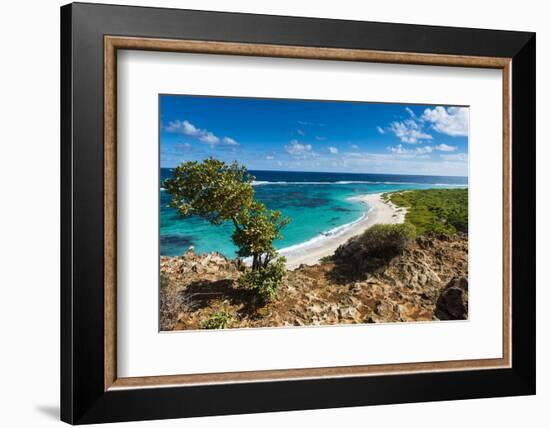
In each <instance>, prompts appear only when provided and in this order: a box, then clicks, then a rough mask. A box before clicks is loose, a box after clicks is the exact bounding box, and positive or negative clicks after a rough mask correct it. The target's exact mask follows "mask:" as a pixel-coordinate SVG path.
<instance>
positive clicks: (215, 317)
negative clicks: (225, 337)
mask: <svg viewBox="0 0 550 428" xmlns="http://www.w3.org/2000/svg"><path fill="white" fill-rule="evenodd" d="M232 321H233V315H231V313H229V312H228V311H226V310H221V311H218V312H213V313H212V314H210V315H209V316H208V318H206V319H205V320H203V321H202V322H201V325H200V327H201V328H202V329H205V330H212V329H219V328H228V327H229V326H230V325H231V322H232Z"/></svg>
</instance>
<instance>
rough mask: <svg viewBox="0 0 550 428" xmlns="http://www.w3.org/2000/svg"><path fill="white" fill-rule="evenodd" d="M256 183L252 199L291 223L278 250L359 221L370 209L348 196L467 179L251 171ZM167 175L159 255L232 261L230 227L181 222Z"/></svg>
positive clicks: (165, 171) (190, 220) (164, 175)
mask: <svg viewBox="0 0 550 428" xmlns="http://www.w3.org/2000/svg"><path fill="white" fill-rule="evenodd" d="M250 172H251V174H252V175H254V176H255V177H256V181H255V183H254V184H255V185H254V189H255V191H256V197H257V198H258V199H259V200H260V201H262V202H263V203H264V204H265V205H266V206H267V207H268V208H270V209H274V210H279V211H282V213H283V214H284V215H285V216H288V217H290V218H291V219H292V220H291V222H290V224H289V225H288V226H287V227H286V228H285V229H284V230H283V239H281V240H278V241H276V242H275V246H276V247H277V249H282V248H287V247H290V246H293V245H297V244H301V243H304V242H306V241H309V240H311V239H314V238H318V237H320V236H322V235H330V234H331V233H334V232H335V230H338V228H342V227H345V225H347V224H349V223H351V222H353V221H356V220H358V219H359V218H361V217H362V216H363V215H364V214H365V212H366V210H367V209H368V207H367V206H366V205H365V204H363V203H360V202H354V201H350V200H348V198H350V197H351V196H357V195H364V194H368V193H381V192H390V191H395V190H410V189H429V188H445V187H463V186H466V185H467V184H468V180H467V178H466V177H435V176H412V175H411V176H406V175H388V174H341V173H311V172H283V171H250ZM170 173H171V170H169V169H161V192H160V202H161V208H160V254H161V255H167V256H175V255H181V254H183V253H185V252H186V251H187V249H188V248H189V246H191V245H193V246H194V247H195V251H197V252H198V253H202V252H212V251H218V252H220V253H222V254H224V255H225V256H227V257H230V258H233V257H235V256H236V247H235V246H234V245H233V243H232V242H231V233H232V232H233V226H232V224H230V223H226V224H223V225H221V226H213V225H211V224H210V223H208V222H206V221H204V220H202V219H200V218H195V217H191V218H185V219H182V218H181V217H179V216H178V214H177V212H176V211H175V210H174V209H172V208H167V207H166V205H167V204H168V202H169V201H170V196H169V195H168V194H167V193H166V192H164V191H163V189H162V181H163V180H165V179H166V178H168V177H169V176H170Z"/></svg>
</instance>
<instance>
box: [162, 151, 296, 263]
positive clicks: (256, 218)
mask: <svg viewBox="0 0 550 428" xmlns="http://www.w3.org/2000/svg"><path fill="white" fill-rule="evenodd" d="M253 181H254V177H253V176H252V175H250V174H249V173H248V171H247V169H246V168H245V167H244V166H242V165H239V164H238V163H237V162H232V163H230V164H226V163H225V162H222V161H220V160H217V159H213V158H209V159H206V160H204V161H203V162H196V161H194V162H184V163H182V164H181V165H179V166H178V167H176V168H175V169H174V171H173V173H172V177H170V178H169V179H167V180H165V181H164V183H163V186H164V188H165V189H166V191H167V192H168V193H169V194H170V195H171V196H172V200H171V201H170V205H169V206H171V207H173V208H176V209H177V210H178V213H179V214H180V215H181V216H182V217H189V216H192V215H196V216H199V217H202V218H204V219H206V220H208V221H209V222H210V223H212V224H215V225H220V224H222V223H223V222H225V221H231V222H232V223H233V226H234V229H235V230H234V232H233V235H232V239H233V242H234V243H235V245H236V246H237V247H238V255H239V257H252V270H254V271H255V270H258V269H260V268H266V267H267V266H268V264H269V262H270V261H271V260H272V259H273V258H274V257H275V256H276V254H277V252H276V250H275V247H274V246H273V241H274V240H275V239H279V238H281V229H282V228H283V227H285V226H286V225H287V224H288V222H289V219H288V218H285V217H283V216H282V215H281V213H280V212H279V211H273V210H268V209H267V208H266V206H265V205H264V204H262V203H261V202H259V201H257V200H256V199H255V198H254V196H255V192H254V188H253V186H252V182H253Z"/></svg>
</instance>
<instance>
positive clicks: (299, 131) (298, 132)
mask: <svg viewBox="0 0 550 428" xmlns="http://www.w3.org/2000/svg"><path fill="white" fill-rule="evenodd" d="M296 133H297V134H298V135H301V136H302V137H303V136H304V135H306V133H305V132H304V131H302V130H301V129H297V130H296Z"/></svg>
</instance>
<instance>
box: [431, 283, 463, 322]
mask: <svg viewBox="0 0 550 428" xmlns="http://www.w3.org/2000/svg"><path fill="white" fill-rule="evenodd" d="M435 316H436V317H437V318H439V319H440V320H465V319H467V318H468V280H467V279H466V278H464V277H455V278H453V279H451V280H450V281H449V283H448V284H447V285H446V287H445V288H444V289H443V291H442V292H441V294H440V295H439V298H438V299H437V303H436V305H435Z"/></svg>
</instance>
